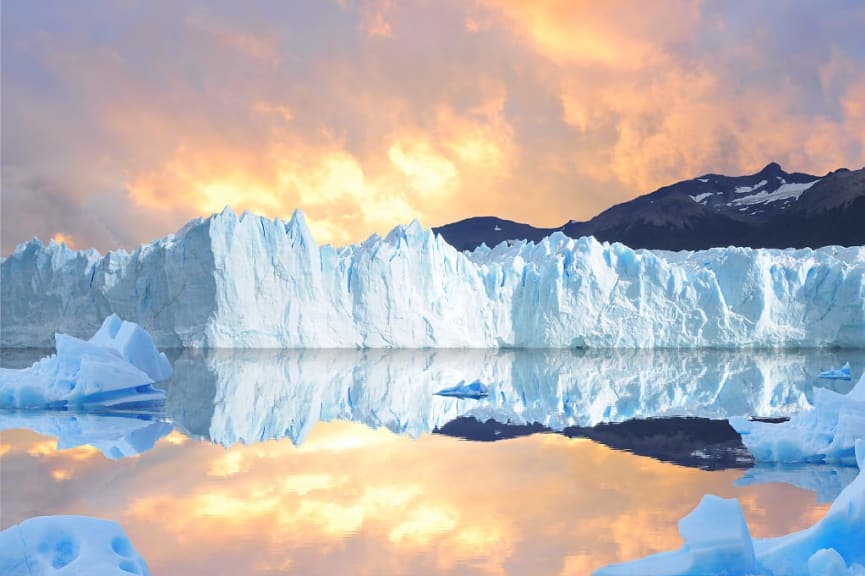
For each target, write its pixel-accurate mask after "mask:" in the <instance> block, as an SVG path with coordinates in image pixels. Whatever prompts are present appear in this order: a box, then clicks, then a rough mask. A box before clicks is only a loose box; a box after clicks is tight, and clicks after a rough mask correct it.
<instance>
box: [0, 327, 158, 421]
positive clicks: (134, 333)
mask: <svg viewBox="0 0 865 576" xmlns="http://www.w3.org/2000/svg"><path fill="white" fill-rule="evenodd" d="M55 340H56V346H57V353H56V354H55V355H52V356H48V357H47V358H43V359H42V360H40V361H38V362H36V363H35V364H33V365H32V366H31V367H30V368H25V369H20V370H15V369H9V368H0V409H19V410H20V409H26V410H32V409H46V408H47V409H59V410H67V409H70V408H75V409H84V410H87V409H95V408H101V409H115V410H120V409H124V408H128V407H130V406H131V405H135V406H139V407H140V406H145V405H147V404H148V403H151V404H152V403H157V402H159V401H161V400H162V399H163V398H164V393H163V392H162V391H160V390H156V389H155V388H153V386H152V384H154V383H156V382H160V381H163V380H165V379H167V378H168V377H169V376H171V364H170V363H169V361H168V358H167V357H166V356H165V354H162V353H160V352H159V351H158V350H157V349H156V347H155V346H154V344H153V340H152V338H151V337H150V335H149V334H148V333H147V331H145V330H144V329H143V328H141V327H140V326H138V325H137V324H134V323H132V322H125V321H123V320H121V319H120V318H119V317H118V316H116V315H114V314H112V315H110V316H108V317H107V318H106V319H105V321H104V322H103V323H102V327H101V328H99V330H98V331H97V332H96V334H94V336H93V337H92V338H90V340H79V339H78V338H75V337H73V336H69V335H67V334H57V335H56V337H55Z"/></svg>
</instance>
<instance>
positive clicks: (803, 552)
mask: <svg viewBox="0 0 865 576" xmlns="http://www.w3.org/2000/svg"><path fill="white" fill-rule="evenodd" d="M856 458H857V462H858V464H859V475H858V476H857V477H856V479H855V480H854V481H853V482H852V483H851V484H850V485H849V486H847V487H846V488H845V489H844V490H843V491H842V492H841V494H840V495H839V496H838V498H837V499H836V500H835V502H833V503H832V506H831V508H829V512H827V513H826V516H824V517H823V519H822V520H820V521H819V522H817V523H816V524H814V525H813V526H811V527H810V528H806V529H805V530H802V531H801V532H794V533H793V534H788V535H786V536H781V537H779V538H762V539H752V538H751V534H750V532H749V530H748V526H747V524H746V523H745V517H744V515H743V514H742V508H741V507H740V506H739V502H738V501H737V500H735V499H730V500H726V499H723V498H719V497H717V496H712V495H706V496H704V497H703V499H702V500H701V501H700V503H699V505H698V506H697V507H696V508H695V509H694V510H693V511H692V512H691V513H690V514H688V515H687V516H685V517H684V518H682V519H681V520H680V521H679V533H680V534H681V535H682V539H683V540H684V541H685V545H684V546H683V547H682V548H680V549H679V550H677V551H674V552H662V553H660V554H655V555H652V556H649V557H647V558H643V559H641V560H635V561H633V562H627V563H624V564H616V565H613V566H608V567H606V568H601V569H599V570H597V571H596V572H595V576H637V575H640V576H643V575H648V574H652V575H653V576H686V575H694V574H715V575H721V574H727V575H738V574H740V575H752V576H757V575H761V576H770V575H776V576H818V575H827V576H828V575H834V576H843V575H850V576H853V575H860V576H861V575H863V574H865V473H863V470H865V440H861V439H859V440H857V441H856Z"/></svg>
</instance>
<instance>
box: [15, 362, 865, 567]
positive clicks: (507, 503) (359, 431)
mask: <svg viewBox="0 0 865 576" xmlns="http://www.w3.org/2000/svg"><path fill="white" fill-rule="evenodd" d="M44 354H45V352H44V351H32V350H31V351H23V352H22V351H8V350H4V351H2V363H3V365H4V366H26V365H28V364H29V363H31V362H32V361H33V360H34V359H35V358H38V357H41V356H42V355H44ZM861 356H862V355H861V353H859V352H857V351H794V352H769V351H736V352H731V351H687V352H681V351H654V352H652V351H603V352H593V351H576V352H574V351H545V350H539V351H448V350H444V351H442V350H437V351H432V350H420V351H391V352H386V351H333V350H316V351H309V350H307V351H258V350H253V351H208V352H201V351H183V352H177V351H175V352H172V353H171V359H172V363H173V364H174V367H175V374H174V376H173V378H172V379H171V381H169V382H167V383H165V384H164V387H165V388H166V390H167V398H166V402H165V405H164V407H161V408H159V409H157V410H154V411H150V412H148V413H136V414H123V415H117V414H113V415H94V414H73V413H68V412H55V413H29V414H25V413H21V412H15V413H0V428H2V429H4V431H3V432H2V434H0V511H2V514H0V528H6V527H8V526H10V525H12V524H15V523H17V522H20V521H22V520H24V519H26V518H29V517H32V516H36V515H44V514H86V515H93V516H99V517H105V518H111V519H113V520H116V521H117V522H119V523H120V524H121V525H122V526H123V527H124V529H125V530H126V531H127V533H128V534H129V535H130V537H131V538H132V541H133V543H134V544H135V546H136V548H137V549H138V550H139V552H141V553H142V555H143V556H144V557H145V559H146V560H147V562H148V564H149V566H150V568H151V571H152V572H153V573H154V574H178V575H179V574H213V573H226V574H285V573H296V574H333V573H351V574H555V575H558V574H574V575H581V574H588V573H590V572H591V570H592V569H594V568H597V567H599V566H602V565H606V564H609V563H611V562H617V561H623V560H629V559H633V558H636V557H640V556H644V555H646V554H649V553H652V552H656V551H660V550H667V549H673V548H677V547H679V546H680V545H681V540H680V538H679V536H678V533H677V526H676V525H677V522H678V520H679V519H680V518H681V517H682V516H683V515H685V514H687V513H688V512H689V511H690V510H691V509H693V507H694V506H696V504H697V503H698V502H699V500H700V498H701V497H702V495H703V494H705V493H713V494H717V495H720V496H724V497H737V498H739V501H740V502H741V504H742V507H743V509H744V512H745V515H746V517H747V519H748V522H749V526H750V528H751V531H752V534H753V535H754V536H757V537H762V536H776V535H780V534H785V533H788V532H791V531H794V530H798V529H801V528H804V527H806V526H808V525H810V524H812V523H814V522H815V521H816V520H818V519H819V518H820V517H821V516H822V515H823V514H824V513H825V511H826V510H827V509H828V501H829V500H831V499H832V498H833V497H834V495H835V494H837V493H838V492H839V491H840V490H841V489H842V488H843V486H845V485H846V484H847V483H849V482H850V481H852V479H853V478H854V477H855V472H856V470H855V469H845V468H835V467H831V466H810V467H799V468H776V467H771V468H765V467H757V468H750V469H746V468H745V467H746V466H747V464H743V465H741V466H737V467H735V468H732V469H720V470H712V471H709V470H703V469H699V468H695V467H686V466H680V465H676V464H672V463H669V462H662V461H660V460H658V459H655V458H649V457H645V456H638V455H635V454H632V453H629V452H627V451H621V450H615V449H612V448H610V447H608V446H606V445H603V444H600V443H596V442H593V441H591V440H587V439H583V438H568V437H566V436H565V435H563V433H564V432H565V431H567V430H569V427H574V426H578V427H590V426H593V425H595V424H598V423H600V422H609V421H612V422H617V421H624V420H628V419H631V418H649V417H658V416H702V417H707V418H726V417H729V416H733V415H758V416H784V415H788V414H791V413H795V412H797V411H799V410H801V409H802V408H803V407H806V406H807V405H808V398H809V397H810V395H811V393H812V390H813V388H814V387H815V386H823V387H829V388H833V389H835V390H838V391H839V392H846V391H847V390H849V389H850V388H851V387H852V383H850V382H843V381H825V380H818V379H817V378H816V375H817V373H819V372H820V371H823V370H827V369H829V368H833V367H838V366H841V365H842V364H843V363H844V362H845V361H848V360H849V361H850V362H851V366H852V367H853V372H854V374H858V373H860V372H861V370H862V368H863V365H862V364H863V362H862V361H860V359H859V358H860V357H861ZM474 380H480V381H482V382H483V383H484V384H485V385H487V386H488V388H489V390H490V395H489V396H488V397H487V398H484V399H481V400H460V399H454V398H443V397H439V396H435V395H434V394H433V393H434V392H435V391H437V390H440V389H442V388H446V387H449V386H453V385H454V384H456V383H458V382H459V381H466V382H471V381H474ZM466 417H472V418H475V419H476V420H477V421H478V422H484V421H486V420H488V419H492V420H494V421H496V422H498V423H510V425H512V426H514V427H516V429H517V430H518V431H519V434H517V435H520V434H524V433H526V430H528V425H529V424H532V423H538V424H541V425H543V429H544V430H546V433H543V434H531V435H524V436H520V437H517V438H512V439H506V440H500V441H496V442H479V441H471V440H468V441H467V440H464V439H459V438H455V437H452V436H448V435H445V434H442V433H440V432H442V431H447V430H449V426H448V424H449V423H453V422H455V421H457V420H458V419H460V418H466ZM520 426H522V427H523V428H520ZM558 432H561V433H558Z"/></svg>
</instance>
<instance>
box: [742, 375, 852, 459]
mask: <svg viewBox="0 0 865 576" xmlns="http://www.w3.org/2000/svg"><path fill="white" fill-rule="evenodd" d="M730 425H731V426H733V428H735V430H736V432H738V433H739V434H741V436H742V442H743V443H744V444H745V446H746V447H747V448H748V450H749V451H750V452H751V453H752V454H753V455H754V459H755V460H757V461H758V462H781V463H804V462H832V463H838V464H846V465H854V464H855V463H856V460H855V457H854V449H853V448H854V444H855V442H856V440H857V439H858V438H862V437H863V436H865V374H863V375H862V377H861V378H860V379H859V382H858V383H857V384H856V386H855V387H854V388H853V389H852V390H851V391H850V392H848V393H847V394H846V395H845V394H839V393H837V392H833V391H832V390H827V389H824V388H816V389H814V403H813V408H811V409H810V410H806V411H805V412H802V413H801V414H796V415H794V416H792V417H791V418H790V420H789V421H787V422H781V423H779V424H770V423H766V422H753V421H750V420H747V419H745V418H742V417H733V418H730Z"/></svg>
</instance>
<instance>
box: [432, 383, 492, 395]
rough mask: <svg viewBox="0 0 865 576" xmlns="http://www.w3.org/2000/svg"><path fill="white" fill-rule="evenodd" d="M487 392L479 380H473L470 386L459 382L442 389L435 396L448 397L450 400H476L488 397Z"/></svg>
mask: <svg viewBox="0 0 865 576" xmlns="http://www.w3.org/2000/svg"><path fill="white" fill-rule="evenodd" d="M489 393H490V392H489V390H487V387H486V386H484V384H483V383H482V382H481V381H480V380H475V381H474V382H472V383H471V384H466V383H465V380H463V381H461V382H460V383H459V384H457V385H456V386H453V387H451V388H444V389H443V390H439V391H438V392H436V393H435V395H436V396H448V397H451V398H471V399H474V400H478V399H480V398H486V397H487V396H488V395H489Z"/></svg>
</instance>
